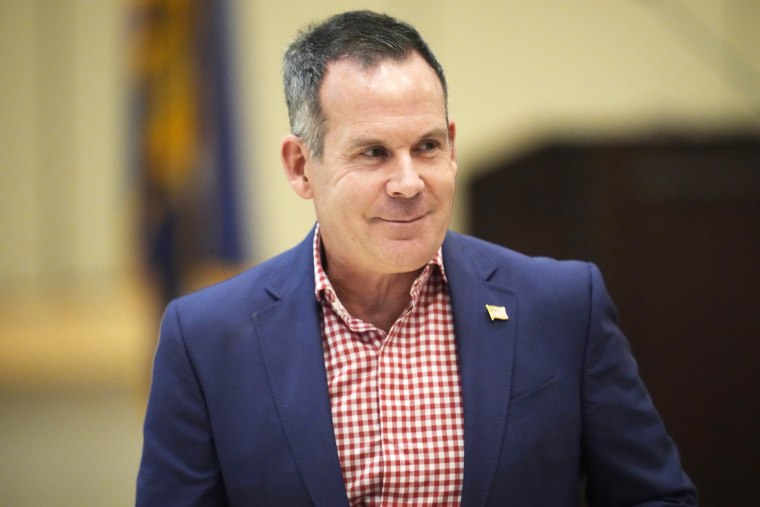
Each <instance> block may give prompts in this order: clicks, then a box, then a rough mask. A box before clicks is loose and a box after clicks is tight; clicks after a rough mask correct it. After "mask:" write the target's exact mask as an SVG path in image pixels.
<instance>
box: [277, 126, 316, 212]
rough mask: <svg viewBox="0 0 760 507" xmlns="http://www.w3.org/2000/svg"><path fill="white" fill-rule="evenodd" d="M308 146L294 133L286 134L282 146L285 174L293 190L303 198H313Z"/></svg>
mask: <svg viewBox="0 0 760 507" xmlns="http://www.w3.org/2000/svg"><path fill="white" fill-rule="evenodd" d="M308 154H309V151H308V148H306V146H305V145H304V143H303V141H301V139H299V138H298V137H296V136H294V135H293V134H288V135H286V136H285V137H284V138H283V140H282V144H281V146H280V157H281V160H282V168H283V170H284V171H285V176H286V177H287V178H288V181H289V182H290V186H291V187H293V190H294V191H295V193H296V194H298V195H299V196H300V197H301V198H303V199H311V197H312V191H311V182H310V181H309V178H308V177H307V176H306V162H307V159H308Z"/></svg>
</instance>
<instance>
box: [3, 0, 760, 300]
mask: <svg viewBox="0 0 760 507" xmlns="http://www.w3.org/2000/svg"><path fill="white" fill-rule="evenodd" d="M128 4H129V2H128V0H98V1H95V0H56V1H44V0H36V1H35V0H13V1H9V0H8V1H6V0H4V1H2V2H0V58H2V62H1V65H0V73H1V74H0V82H2V87H3V93H2V95H0V133H1V134H2V137H0V203H2V213H1V214H0V238H1V239H0V284H2V285H1V286H2V287H6V288H7V287H11V286H12V285H13V284H14V283H20V284H22V285H29V284H32V285H34V284H39V283H41V282H44V281H47V280H50V279H56V280H82V279H91V278H96V279H101V280H105V281H107V280H109V278H110V277H114V276H117V275H118V274H120V273H121V272H123V271H125V270H129V269H131V268H132V267H134V264H135V263H134V258H135V256H134V255H133V253H134V251H135V244H134V243H135V242H134V234H133V232H134V229H133V228H132V225H131V221H130V220H131V206H132V204H131V200H130V197H129V196H130V193H129V192H128V190H129V188H130V187H129V184H130V176H129V174H128V163H127V160H126V154H127V148H126V142H125V133H126V125H127V121H128V118H127V112H128V96H127V89H128V88H127V81H126V79H127V77H128V69H127V64H128V56H129V53H128V47H127V45H126V35H127V17H126V16H127V6H128ZM368 6H369V7H372V8H375V9H377V10H383V11H386V12H388V13H390V14H393V15H397V16H399V17H401V18H404V19H406V20H408V21H410V22H411V23H413V24H414V25H416V26H417V27H418V28H419V29H420V31H421V32H422V34H423V36H424V37H426V39H427V40H428V41H429V43H430V44H431V46H432V47H433V49H434V51H436V53H437V55H438V57H439V59H440V60H441V61H442V63H443V65H444V67H445V68H446V71H447V75H448V78H449V81H450V87H451V99H450V100H451V104H450V109H451V113H452V117H453V118H454V119H455V120H456V121H457V123H458V139H457V141H458V150H459V159H460V185H461V186H463V184H464V183H466V181H467V179H468V178H469V177H471V176H472V173H473V171H474V170H475V168H476V167H478V166H480V165H481V164H482V163H483V162H485V161H487V160H489V159H491V158H493V157H497V156H503V155H505V154H510V153H515V152H517V151H518V150H520V149H521V148H524V147H526V146H530V145H531V144H533V143H536V142H539V141H540V140H541V139H542V138H544V137H545V136H549V135H564V136H591V135H595V136H596V135H603V136H627V135H635V134H637V133H640V132H647V131H650V130H652V129H655V130H656V129H661V128H676V129H679V130H682V131H683V130H686V131H690V130H692V131H693V130H697V131H702V130H705V131H707V130H714V129H732V128H737V127H744V128H751V129H754V130H755V131H758V130H759V128H758V124H759V123H760V121H759V118H760V117H759V116H758V111H759V110H760V93H759V92H758V91H757V90H758V89H760V86H754V87H753V86H748V87H747V88H746V90H744V91H743V92H741V91H740V90H739V89H738V88H737V87H736V86H734V85H731V84H729V83H730V81H729V80H728V78H736V76H735V73H736V70H735V69H732V68H731V67H730V65H729V60H728V59H727V55H726V52H725V51H720V50H717V49H716V47H715V46H714V44H713V40H714V39H722V40H725V41H726V42H728V43H729V44H730V45H731V46H733V47H735V48H736V49H737V51H738V53H739V55H740V56H741V57H742V58H744V59H745V60H746V61H748V62H750V64H751V65H753V66H754V69H755V71H754V72H755V79H756V76H757V73H758V72H760V57H758V55H760V34H759V33H758V31H757V30H756V27H757V26H760V2H756V1H754V0H722V1H721V0H692V1H686V0H668V1H658V2H652V1H645V0H615V1H609V0H564V1H557V0H536V1H532V2H524V1H522V0H500V1H496V0H492V1H485V0H483V1H471V2H461V1H441V0H438V1H408V0H396V1H393V0H386V1H378V2H354V1H334V2H314V1H313V0H279V1H277V2H269V1H252V0H237V1H235V2H233V14H234V20H235V25H234V28H235V34H234V35H235V45H236V48H237V50H238V56H239V59H240V61H239V63H238V66H237V71H238V75H237V78H238V89H239V91H240V92H241V96H240V98H239V109H238V110H239V113H240V115H239V120H240V123H241V127H242V131H241V134H240V140H241V145H242V149H243V152H242V157H241V159H242V161H243V162H244V165H245V168H246V171H247V180H246V183H245V185H246V189H247V192H246V194H247V196H248V198H247V202H248V208H249V210H250V214H251V229H252V238H253V242H254V245H253V249H254V252H255V256H254V257H255V258H254V259H252V260H255V261H258V260H262V259H264V258H266V257H269V256H271V255H273V254H275V253H277V252H278V251H281V250H282V249H284V248H287V247H288V246H290V245H292V244H293V243H295V242H296V241H298V240H299V239H301V238H302V237H303V235H304V234H305V232H306V231H307V229H308V228H309V227H310V225H311V223H312V221H313V214H312V211H311V206H310V203H308V202H302V201H300V200H299V199H298V198H297V197H295V195H294V194H292V192H291V190H290V189H289V187H288V186H287V184H286V181H285V179H284V177H283V176H282V173H281V169H280V163H279V155H278V150H279V141H280V139H281V137H282V136H283V135H284V134H285V133H286V132H287V129H288V127H287V119H286V113H285V107H284V104H283V99H282V92H281V85H280V57H281V54H282V51H283V50H284V48H285V46H286V45H287V43H288V41H289V40H290V39H291V38H292V37H293V35H294V34H295V32H296V30H297V29H298V28H300V27H301V26H303V25H304V24H306V23H307V22H309V21H311V20H314V19H319V18H323V17H325V16H327V15H329V14H331V13H333V12H336V11H339V10H343V9H350V8H357V7H368ZM679 9H686V11H687V12H692V13H693V14H694V15H695V18H694V20H692V21H688V22H684V19H686V20H689V19H690V18H688V17H686V18H685V17H684V16H683V13H682V12H679ZM733 82H736V81H735V80H734V81H733ZM746 82H747V81H746V80H745V83H746ZM750 84H754V85H758V83H757V81H754V83H750ZM460 188H461V187H460ZM462 197H464V196H463V194H462V193H460V202H458V203H457V207H456V216H455V220H454V227H455V228H460V229H461V228H463V224H464V223H466V222H465V216H464V210H465V209H466V203H465V202H464V201H463V200H462V199H461V198H462Z"/></svg>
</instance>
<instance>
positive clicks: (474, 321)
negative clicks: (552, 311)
mask: <svg viewBox="0 0 760 507" xmlns="http://www.w3.org/2000/svg"><path fill="white" fill-rule="evenodd" d="M464 241H465V240H463V239H462V238H461V237H460V236H458V235H455V234H449V236H447V239H446V242H445V243H444V253H443V259H444V263H445V269H446V276H447V278H448V280H449V286H450V294H451V302H452V307H453V311H454V326H455V330H456V337H457V351H458V356H459V368H460V376H461V383H462V399H463V404H464V432H465V443H464V447H465V453H464V456H465V458H464V461H465V466H464V486H463V490H462V505H463V506H467V507H469V506H480V505H484V504H485V502H486V499H487V497H488V493H489V491H490V488H491V483H492V481H493V477H494V473H495V469H496V465H497V463H498V460H499V456H500V455H501V446H502V441H503V437H504V432H505V426H506V421H507V411H508V409H509V398H510V391H511V379H512V365H513V358H514V349H515V330H516V327H517V298H516V296H515V295H514V294H513V293H512V292H511V291H510V290H509V289H507V288H506V287H504V286H501V285H499V284H496V283H493V282H491V281H489V280H491V278H492V275H493V274H494V273H495V270H496V267H495V265H494V264H493V262H492V261H490V260H489V259H488V258H487V257H485V256H483V255H482V254H481V253H480V252H479V251H478V250H477V249H473V248H472V245H467V247H465V244H464ZM486 304H489V305H497V306H503V307H505V309H506V312H507V314H508V315H509V319H508V320H494V321H492V320H491V318H490V317H489V315H488V312H487V311H486V308H485V305H486Z"/></svg>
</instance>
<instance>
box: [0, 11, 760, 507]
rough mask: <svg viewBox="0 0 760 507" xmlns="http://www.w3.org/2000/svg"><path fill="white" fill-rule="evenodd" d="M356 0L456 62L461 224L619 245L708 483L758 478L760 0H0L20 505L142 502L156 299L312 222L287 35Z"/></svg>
mask: <svg viewBox="0 0 760 507" xmlns="http://www.w3.org/2000/svg"><path fill="white" fill-rule="evenodd" d="M354 8H372V9H375V10H380V11H384V12H387V13H389V14H391V15H394V16H397V17H399V18H401V19H404V20H406V21H409V22H410V23H412V24H413V25H415V26H416V27H417V28H418V29H419V31H420V32H421V33H422V35H423V37H425V38H426V40H427V41H428V43H429V44H430V45H431V47H432V48H433V50H434V52H435V53H436V55H437V56H438V58H439V60H440V61H441V63H442V64H443V67H444V68H445V70H446V73H447V78H448V81H449V86H450V113H451V116H452V117H453V118H454V119H455V121H456V122H457V150H458V158H459V170H460V172H459V176H458V177H459V193H458V200H457V202H456V205H455V215H454V220H453V228H454V229H457V230H460V231H463V232H474V233H477V234H478V235H481V236H484V237H487V238H489V239H492V240H493V241H498V242H502V243H504V244H507V245H509V246H512V247H515V248H519V249H522V250H524V251H527V252H528V253H531V254H545V255H552V256H560V257H564V256H573V257H582V258H586V259H590V260H593V261H595V262H597V263H599V264H600V266H601V267H602V270H603V272H604V273H605V275H606V276H607V281H608V284H609V286H610V291H611V292H612V295H613V297H615V299H616V301H617V302H618V306H619V308H620V310H621V315H622V318H623V320H622V326H623V330H624V331H626V332H627V333H628V334H629V337H630V339H631V341H632V346H633V349H634V352H635V353H636V354H637V357H639V362H640V366H641V369H642V375H643V376H644V379H645V381H647V383H648V384H650V389H651V390H652V394H653V397H654V398H655V402H656V403H657V404H658V406H659V407H660V409H661V411H662V413H663V416H664V418H665V422H666V424H667V425H668V427H669V429H670V430H671V432H672V433H673V435H674V436H675V437H676V440H677V441H678V442H679V444H681V448H682V453H683V455H684V461H685V465H686V468H687V471H689V473H690V474H691V475H692V477H693V478H694V480H695V481H696V482H697V484H698V486H700V487H701V489H702V495H703V497H702V500H703V505H720V506H722V505H738V504H743V503H746V500H748V498H750V497H748V496H745V495H749V494H750V493H749V491H750V490H749V488H750V487H751V486H752V482H753V479H754V478H756V477H757V472H758V469H757V464H756V456H757V452H760V449H758V443H757V442H758V441H760V439H758V438H757V437H758V434H757V433H758V432H757V426H758V424H757V420H758V415H759V414H758V402H757V401H755V398H756V396H755V395H753V394H751V393H752V392H754V389H755V388H757V387H758V385H760V377H758V373H757V372H758V369H757V368H756V367H755V366H754V365H753V359H754V358H756V357H757V353H758V352H760V350H758V346H757V342H758V340H757V338H760V333H758V327H757V323H756V322H755V321H756V320H757V319H756V317H754V315H756V310H755V308H756V307H757V303H758V301H760V295H759V294H758V286H760V283H758V282H760V276H759V273H758V266H757V264H758V259H760V247H759V246H758V241H759V236H760V235H759V234H758V231H759V230H760V222H758V220H759V219H760V205H759V204H758V202H759V201H760V199H759V197H758V196H759V195H760V178H759V177H758V172H760V158H759V157H758V153H759V150H758V137H759V136H760V30H758V27H760V2H757V1H755V0H618V1H608V0H566V1H562V2H558V1H553V0H551V1H550V0H538V1H533V2H523V1H518V0H498V1H497V0H473V1H469V2H457V1H447V0H437V1H432V0H431V1H426V0H416V1H407V0H403V1H402V0H396V1H392V0H387V1H376V2H366V1H365V2H358V1H329V2H327V1H326V2H313V1H306V0H279V1H277V2H268V1H263V0H216V1H214V2H203V1H202V0H55V1H45V0H0V73H1V74H0V81H1V82H2V90H3V93H2V96H0V203H1V205H2V213H1V214H0V505H8V506H33V505H34V506H37V505H62V506H64V505H65V506H69V505H71V506H79V505H113V506H119V505H131V504H133V503H134V481H135V475H136V472H137V466H138V461H139V455H140V446H141V423H142V417H143V412H144V399H145V396H146V392H147V386H148V383H149V374H150V359H151V354H152V351H153V348H154V346H155V339H156V335H157V326H158V321H159V319H160V315H161V312H162V309H163V305H164V304H165V302H166V300H167V299H168V298H171V297H174V296H176V295H179V294H182V293H186V292H188V291H190V290H194V289H195V288H197V287H200V286H202V285H205V284H208V283H212V282H213V281H216V280H218V279H220V278H224V277H226V276H229V275H230V274H232V273H235V272H237V271H239V270H241V269H244V268H245V267H246V266H250V265H253V264H255V263H257V262H260V261H262V260H264V259H266V258H268V257H270V256H272V255H274V254H276V253H278V252H280V251H282V250H284V249H286V248H288V247H290V246H292V245H293V244H295V243H296V242H298V241H299V240H300V239H302V238H303V236H304V235H305V234H306V233H307V232H308V230H309V228H310V227H311V225H312V223H313V213H312V210H311V204H310V203H309V202H305V201H300V200H299V199H298V198H297V197H296V196H295V195H294V194H293V193H292V191H291V190H290V188H289V186H288V185H287V183H286V180H285V178H284V177H283V174H282V172H281V169H280V162H279V142H280V139H281V138H282V136H283V135H285V134H286V133H287V132H288V124H287V114H286V110H285V105H284V100H283V97H282V92H281V78H280V62H281V56H282V53H283V51H284V49H285V47H286V46H287V44H288V43H289V41H290V40H291V39H292V38H293V37H294V35H295V34H296V32H297V30H298V29H300V28H301V27H303V26H304V25H306V24H307V23H309V22H311V21H314V20H319V19H323V18H325V17H327V16H328V15H330V14H333V13H335V12H338V11H342V10H348V9H354ZM706 246H707V247H706ZM721 259H726V260H725V261H723V262H719V261H720V260H721ZM724 269H727V273H726V275H725V276H723V275H722V273H723V270H724ZM695 296H696V299H694V297H695ZM626 316H627V317H626ZM626 319H628V320H626ZM726 321H728V322H729V323H730V325H728V326H725V325H724V324H720V325H718V324H716V323H725V322H726ZM642 322H648V323H649V324H650V325H649V326H648V327H647V325H644V324H642ZM711 326H712V327H711ZM658 331H659V332H658ZM717 345H720V346H717ZM753 386H754V387H753Z"/></svg>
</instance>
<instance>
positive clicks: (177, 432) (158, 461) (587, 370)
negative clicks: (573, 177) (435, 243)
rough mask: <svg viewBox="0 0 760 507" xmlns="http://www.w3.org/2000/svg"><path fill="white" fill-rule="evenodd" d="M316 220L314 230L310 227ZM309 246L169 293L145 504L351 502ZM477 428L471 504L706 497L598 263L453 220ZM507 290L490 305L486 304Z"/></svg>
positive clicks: (552, 505)
mask: <svg viewBox="0 0 760 507" xmlns="http://www.w3.org/2000/svg"><path fill="white" fill-rule="evenodd" d="M312 234H313V232H312ZM312 234H310V235H309V236H308V237H307V238H306V239H305V240H304V241H303V242H302V243H301V244H300V245H299V246H297V247H295V248H294V249H292V250H290V251H288V252H285V253H284V254H282V255H280V256H278V257H275V258H274V259H271V260H269V261H267V262H265V263H263V264H261V265H259V266H257V267H254V268H252V269H250V270H248V271H247V272H245V273H243V274H241V275H238V276H237V277H235V278H233V279H231V280H228V281H226V282H223V283H221V284H219V285H216V286H213V287H210V288H208V289H204V290H202V291H200V292H198V293H195V294H193V295H190V296H186V297H183V298H181V299H179V300H177V301H174V302H172V303H171V304H170V305H169V306H168V307H167V310H166V313H165V315H164V319H163V322H162V329H161V336H160V340H159V344H158V348H157V352H156V357H155V365H154V373H153V381H152V387H151V392H150V397H149V404H148V410H147V415H146V420H145V428H144V438H145V440H144V449H143V457H142V463H141V465H140V471H139V477H138V487H137V505H139V506H157V507H159V506H160V507H167V506H173V505H177V506H179V505H181V506H195V505H197V506H214V505H232V506H247V505H251V506H288V507H296V506H310V505H318V506H325V507H342V506H347V505H348V503H347V499H346V493H345V488H344V486H343V479H342V476H341V470H340V464H339V462H338V454H337V450H336V446H335V438H334V435H333V429H332V420H331V413H330V402H329V398H328V392H327V383H326V376H325V367H324V361H323V356H322V343H321V337H320V313H319V306H318V303H317V301H316V300H315V297H314V275H313V264H312V241H313V236H312ZM443 260H444V265H445V269H446V274H447V277H448V280H449V290H450V294H451V302H452V306H453V311H454V325H455V329H456V340H457V350H458V358H459V366H460V374H461V383H462V397H463V403H464V428H465V458H464V459H465V467H464V486H463V492H462V505H463V506H468V507H469V506H501V505H512V506H520V507H521V506H547V507H564V506H575V505H578V503H579V498H580V496H579V487H580V486H579V484H580V483H581V481H582V479H583V478H587V479H586V482H587V483H586V487H585V489H586V492H587V499H588V502H589V505H603V506H623V505H626V506H628V505H647V506H654V505H696V500H695V493H694V490H693V486H692V485H691V483H690V482H689V480H688V478H687V477H686V475H685V474H684V473H683V471H682V469H681V465H680V462H679V457H678V453H677V450H676V447H675V446H674V444H673V442H672V441H671V439H670V438H669V436H668V435H667V433H666V432H665V429H664V427H663V424H662V421H661V420H660V417H659V416H658V414H657V412H656V410H655V408H654V406H653V405H652V402H651V400H650V398H649V395H648V394H647V392H646V389H645V387H644V385H643V384H642V382H641V380H640V378H639V376H638V373H637V368H636V364H635V362H634V360H633V358H632V356H631V354H630V351H629V346H628V343H627V341H626V339H625V338H624V336H623V335H622V334H621V332H620V330H619V329H618V327H617V324H616V315H615V309H614V306H613V304H612V302H611V300H610V298H609V296H608V294H607V292H606V290H605V288H604V285H603V282H602V279H601V276H600V274H599V272H598V270H597V269H596V268H595V267H594V266H593V265H591V264H586V263H581V262H574V261H566V262H559V261H555V260H551V259H544V258H529V257H526V256H523V255H521V254H518V253H516V252H513V251H510V250H507V249H505V248H502V247H498V246H495V245H492V244H489V243H486V242H483V241H480V240H477V239H474V238H470V237H467V236H462V235H459V234H456V233H451V232H450V233H449V234H448V235H447V237H446V240H445V242H444V245H443ZM486 304H492V305H498V306H504V307H505V308H506V310H507V313H508V314H509V320H506V321H502V320H496V321H491V319H490V318H489V315H488V313H487V312H486V309H485V305H486Z"/></svg>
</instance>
